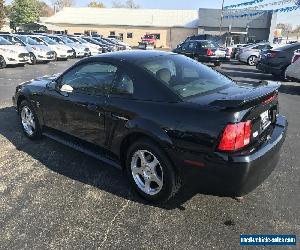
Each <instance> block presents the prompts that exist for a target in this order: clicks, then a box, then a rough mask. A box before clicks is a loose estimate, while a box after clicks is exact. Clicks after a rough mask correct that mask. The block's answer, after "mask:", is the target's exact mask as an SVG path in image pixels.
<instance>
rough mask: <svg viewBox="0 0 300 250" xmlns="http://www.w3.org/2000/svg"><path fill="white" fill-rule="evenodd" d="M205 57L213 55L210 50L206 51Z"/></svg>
mask: <svg viewBox="0 0 300 250" xmlns="http://www.w3.org/2000/svg"><path fill="white" fill-rule="evenodd" d="M206 53H207V56H212V55H213V54H214V52H213V51H212V50H211V49H208V50H207V52H206Z"/></svg>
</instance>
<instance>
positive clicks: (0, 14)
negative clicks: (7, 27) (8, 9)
mask: <svg viewBox="0 0 300 250" xmlns="http://www.w3.org/2000/svg"><path fill="white" fill-rule="evenodd" d="M4 23H5V11H4V0H0V29H1V28H2V27H3V25H4Z"/></svg>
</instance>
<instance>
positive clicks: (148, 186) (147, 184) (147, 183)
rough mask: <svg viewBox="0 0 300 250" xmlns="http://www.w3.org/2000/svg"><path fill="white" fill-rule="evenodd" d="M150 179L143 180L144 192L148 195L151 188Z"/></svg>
mask: <svg viewBox="0 0 300 250" xmlns="http://www.w3.org/2000/svg"><path fill="white" fill-rule="evenodd" d="M150 183H151V181H150V179H147V178H145V191H146V192H147V193H148V194H149V193H150V192H151V187H150Z"/></svg>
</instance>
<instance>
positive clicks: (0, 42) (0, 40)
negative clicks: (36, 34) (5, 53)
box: [0, 36, 13, 45]
mask: <svg viewBox="0 0 300 250" xmlns="http://www.w3.org/2000/svg"><path fill="white" fill-rule="evenodd" d="M0 45H13V44H12V43H11V42H9V41H7V40H6V39H4V38H3V37H1V36H0Z"/></svg>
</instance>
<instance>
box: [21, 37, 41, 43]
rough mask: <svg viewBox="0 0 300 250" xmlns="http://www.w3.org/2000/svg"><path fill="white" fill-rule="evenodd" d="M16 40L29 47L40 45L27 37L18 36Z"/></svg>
mask: <svg viewBox="0 0 300 250" xmlns="http://www.w3.org/2000/svg"><path fill="white" fill-rule="evenodd" d="M18 38H19V39H20V40H21V41H22V42H23V43H25V44H29V45H40V43H39V42H37V41H35V40H33V39H32V38H30V37H28V36H18Z"/></svg>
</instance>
